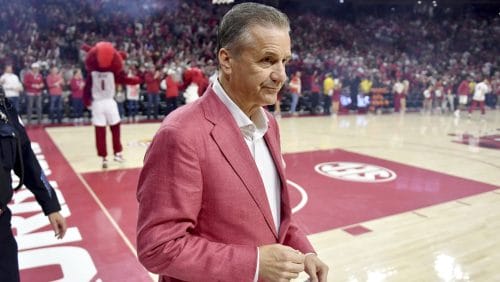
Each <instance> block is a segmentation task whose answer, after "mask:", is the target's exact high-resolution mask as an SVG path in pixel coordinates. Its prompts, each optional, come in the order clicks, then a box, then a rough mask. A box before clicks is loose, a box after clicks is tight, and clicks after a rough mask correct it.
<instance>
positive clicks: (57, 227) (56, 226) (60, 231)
mask: <svg viewBox="0 0 500 282" xmlns="http://www.w3.org/2000/svg"><path fill="white" fill-rule="evenodd" d="M49 221H50V225H52V229H53V230H54V232H55V236H56V237H57V239H62V238H63V237H64V234H66V229H67V228H68V227H67V226H66V220H65V219H64V217H63V216H62V215H61V214H60V213H59V212H53V213H51V214H49Z"/></svg>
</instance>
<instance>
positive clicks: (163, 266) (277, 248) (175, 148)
mask: <svg viewBox="0 0 500 282" xmlns="http://www.w3.org/2000/svg"><path fill="white" fill-rule="evenodd" d="M289 30H290V29H289V22H288V18H287V17H286V16H285V15H284V14H283V13H281V12H279V11H278V10H276V9H274V8H271V7H268V6H265V5H261V4H255V3H242V4H239V5H236V6H234V7H233V8H232V9H231V10H230V11H229V12H228V13H227V14H226V15H225V16H224V18H223V19H222V21H221V23H220V27H219V34H218V59H219V73H220V74H219V78H218V80H216V81H215V82H214V83H213V84H212V85H211V86H210V87H209V88H208V90H207V91H206V92H205V94H204V95H203V96H202V97H201V98H200V99H198V100H196V101H195V102H193V103H191V104H188V105H186V106H184V107H182V108H180V109H178V110H176V111H174V112H173V113H172V114H170V115H169V116H168V117H167V118H166V119H165V120H164V121H163V123H162V125H161V127H160V129H159V130H158V132H157V133H156V136H155V137H154V139H153V142H152V144H151V146H150V147H149V149H148V152H147V153H146V157H145V163H144V168H143V170H142V172H141V176H140V179H139V184H138V191H137V198H138V201H139V218H138V227H137V228H138V230H137V248H138V257H139V260H140V261H141V263H142V264H143V265H144V266H145V267H146V268H147V269H148V270H149V271H151V272H154V273H158V274H160V281H289V280H290V279H293V278H296V277H297V276H298V274H299V273H300V272H302V271H306V272H307V273H308V274H309V276H310V277H311V281H326V279H327V273H328V267H327V266H326V265H325V264H324V263H323V262H321V261H320V260H319V258H318V257H317V256H316V254H314V249H313V248H312V246H311V244H310V243H309V241H308V240H307V238H306V236H305V234H304V233H302V232H301V231H300V229H299V228H298V227H297V225H296V224H295V223H294V221H293V219H292V217H291V208H290V200H289V197H288V189H287V185H286V177H285V171H284V165H283V161H282V157H281V149H280V138H279V130H278V125H277V123H276V121H275V120H274V118H273V117H272V115H270V114H269V113H268V112H266V111H265V110H264V109H263V106H265V105H271V104H274V103H275V101H276V97H277V94H278V91H279V89H280V88H281V87H282V86H283V83H284V82H285V80H286V73H285V64H286V62H287V61H288V60H289V59H290V58H291V48H290V46H291V44H290V36H289Z"/></svg>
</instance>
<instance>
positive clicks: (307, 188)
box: [10, 110, 500, 281]
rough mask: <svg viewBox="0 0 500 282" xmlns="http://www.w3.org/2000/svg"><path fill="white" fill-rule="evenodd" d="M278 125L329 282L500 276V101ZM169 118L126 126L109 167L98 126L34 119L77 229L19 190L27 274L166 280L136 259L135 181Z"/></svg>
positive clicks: (294, 192) (295, 195)
mask: <svg viewBox="0 0 500 282" xmlns="http://www.w3.org/2000/svg"><path fill="white" fill-rule="evenodd" d="M278 122H279V124H280V130H281V142H282V149H283V152H284V159H285V162H286V166H287V168H286V169H287V176H288V184H289V189H290V193H291V199H292V202H293V211H294V215H295V219H296V221H297V222H298V223H299V225H300V226H301V227H302V228H303V229H304V231H305V232H306V233H307V234H308V235H309V238H310V240H311V242H312V243H313V245H314V246H315V248H316V250H317V252H318V253H319V256H320V257H321V258H322V259H323V260H324V261H325V262H326V263H327V264H328V265H329V266H330V275H329V281H500V274H499V272H498V269H497V266H498V261H500V239H499V237H498V234H499V233H500V111H498V110H496V111H495V110H488V111H487V113H486V116H485V117H480V115H479V113H477V112H476V113H475V114H474V115H473V117H472V118H471V119H467V118H461V119H456V118H454V117H453V116H452V115H422V114H419V113H407V114H405V115H403V114H386V115H374V114H368V115H345V116H338V117H291V118H280V119H279V120H278ZM159 125H160V124H159V123H137V124H125V125H124V126H123V127H122V142H123V145H124V156H125V158H126V162H125V163H122V164H120V163H113V162H111V163H110V166H109V168H108V169H107V170H103V169H101V162H100V159H99V158H98V157H97V156H96V152H95V147H94V129H93V127H92V126H79V127H73V126H63V127H47V128H30V129H29V134H30V137H31V138H32V141H33V148H34V149H35V152H36V154H37V157H38V159H39V160H40V162H41V164H42V166H43V168H44V170H45V172H46V174H47V176H48V178H49V180H50V181H51V183H52V184H53V186H54V187H55V188H56V190H57V192H58V193H59V199H60V200H61V203H62V208H63V210H62V214H63V215H64V216H65V217H66V219H67V222H68V233H67V235H66V237H65V238H64V239H63V240H56V239H54V236H53V232H52V231H51V229H50V227H49V226H48V221H47V220H46V218H45V217H44V216H43V215H42V213H41V211H40V209H39V207H38V205H37V204H36V202H35V200H34V198H33V197H32V195H31V194H30V193H29V191H27V190H23V191H21V192H19V193H17V194H16V195H15V197H14V202H13V203H12V204H11V205H10V207H11V209H12V211H13V215H14V217H13V221H12V223H13V225H14V228H15V231H16V234H17V236H16V238H17V242H18V244H19V258H20V268H21V278H22V281H54V280H57V281H152V280H153V279H155V276H154V275H151V274H149V273H148V272H147V271H146V270H144V268H143V267H142V266H141V265H140V263H139V262H138V261H137V258H136V247H135V227H136V219H137V208H138V205H137V200H136V198H135V192H136V185H137V180H138V175H139V172H140V168H141V166H142V159H143V157H144V154H145V152H146V149H147V146H148V145H149V142H150V141H151V139H152V138H153V136H154V134H155V132H156V130H157V129H158V128H159ZM109 138H110V133H109V132H108V145H110V144H109V143H110V142H109V141H110V140H109ZM109 151H111V148H109ZM306 279H307V276H306V275H302V276H301V277H300V278H299V279H297V280H296V281H305V280H306ZM235 281H238V279H237V277H235Z"/></svg>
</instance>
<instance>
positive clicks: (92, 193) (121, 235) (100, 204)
mask: <svg viewBox="0 0 500 282" xmlns="http://www.w3.org/2000/svg"><path fill="white" fill-rule="evenodd" d="M75 173H76V172H75ZM76 175H77V176H78V179H80V181H81V182H82V184H83V186H85V189H87V192H89V194H90V196H92V198H93V199H94V201H95V202H96V204H97V205H98V206H99V208H100V209H101V211H102V212H103V213H104V215H105V216H106V218H107V219H108V220H109V221H110V222H111V225H112V226H113V228H114V229H115V230H116V232H117V233H118V235H119V236H120V237H121V238H122V240H123V242H125V245H127V247H128V248H129V250H130V251H131V252H132V254H133V255H134V256H135V257H136V258H137V250H136V249H135V247H134V245H133V244H132V242H130V240H129V239H128V238H127V236H126V235H125V233H124V232H123V230H122V229H121V228H120V226H119V225H118V223H117V222H116V220H115V219H114V218H113V216H112V215H111V214H110V213H109V211H108V209H107V208H106V206H104V204H103V203H102V202H101V200H100V199H99V197H97V195H96V193H95V192H94V190H92V187H90V185H89V184H88V183H87V181H86V180H85V179H84V178H83V176H82V175H81V174H80V173H76ZM138 263H139V261H138ZM146 272H147V273H148V274H149V276H150V277H151V279H152V280H153V281H156V279H157V277H156V275H155V274H153V273H151V272H149V271H147V270H146Z"/></svg>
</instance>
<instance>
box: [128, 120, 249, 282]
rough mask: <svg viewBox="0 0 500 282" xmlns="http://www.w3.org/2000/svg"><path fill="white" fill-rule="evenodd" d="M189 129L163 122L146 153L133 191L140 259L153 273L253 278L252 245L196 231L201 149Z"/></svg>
mask: <svg viewBox="0 0 500 282" xmlns="http://www.w3.org/2000/svg"><path fill="white" fill-rule="evenodd" d="M188 131H189V130H186V129H185V128H182V129H181V128H176V127H173V126H168V125H167V126H164V127H162V128H161V129H160V131H158V133H157V134H156V136H155V138H154V139H153V142H152V144H151V146H150V147H149V149H148V152H147V153H146V157H145V162H144V167H143V169H142V171H141V175H140V178H139V184H138V191H137V199H138V201H139V216H138V224H137V229H138V230H137V251H138V257H139V261H140V262H141V263H142V264H143V265H144V266H145V267H146V268H147V269H148V270H149V271H151V272H153V273H158V274H160V275H164V276H169V277H173V278H176V279H180V280H185V281H235V280H238V281H252V280H253V278H254V275H255V271H256V267H257V265H256V263H257V249H256V248H255V247H252V246H243V245H231V244H224V243H220V242H211V241H208V240H207V239H206V238H203V237H202V236H199V235H198V234H197V233H196V231H195V228H196V224H197V217H198V214H199V212H200V210H201V209H202V205H203V176H202V169H201V168H200V161H199V156H198V155H199V154H198V153H197V150H201V149H200V148H198V149H196V148H194V147H195V145H193V143H195V141H194V140H193V139H195V138H194V137H191V138H190V137H189V136H188V135H189V134H188V133H186V132H188ZM191 135H194V134H191ZM214 220H217V219H216V218H214Z"/></svg>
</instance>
